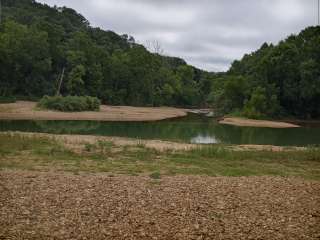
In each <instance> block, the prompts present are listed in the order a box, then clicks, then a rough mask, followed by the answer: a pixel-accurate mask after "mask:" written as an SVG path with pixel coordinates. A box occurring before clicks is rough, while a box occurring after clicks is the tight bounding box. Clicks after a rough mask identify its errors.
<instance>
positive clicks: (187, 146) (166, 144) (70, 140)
mask: <svg viewBox="0 0 320 240" xmlns="http://www.w3.org/2000/svg"><path fill="white" fill-rule="evenodd" d="M6 135H7V136H22V137H29V138H48V139H52V140H56V141H60V142H62V143H64V144H66V146H67V147H68V148H71V149H73V148H74V147H75V146H77V145H79V144H80V145H83V144H88V143H89V144H95V143H97V142H99V141H108V142H112V143H113V144H114V145H116V146H120V147H125V146H138V145H143V146H144V147H146V148H149V149H154V150H157V151H160V152H164V151H167V150H170V151H189V150H193V149H199V148H202V147H204V148H205V147H208V146H209V147H210V146H217V147H219V145H216V144H212V145H203V144H192V143H179V142H172V141H164V140H147V139H134V138H127V137H113V136H94V135H72V134H50V133H33V132H19V131H14V132H13V131H8V132H0V136H6ZM222 147H224V148H226V149H229V150H231V151H236V152H242V151H249V152H250V151H269V152H290V151H305V150H307V148H306V147H297V146H275V145H254V144H239V145H227V144H226V145H222Z"/></svg>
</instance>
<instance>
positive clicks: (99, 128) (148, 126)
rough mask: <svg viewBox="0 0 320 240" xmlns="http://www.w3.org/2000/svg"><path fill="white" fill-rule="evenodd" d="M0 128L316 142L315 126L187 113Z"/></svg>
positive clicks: (204, 140)
mask: <svg viewBox="0 0 320 240" xmlns="http://www.w3.org/2000/svg"><path fill="white" fill-rule="evenodd" d="M0 131H22V132H43V133H53V134H83V135H99V136H118V137H129V138H138V139H160V140H170V141H179V142H187V143H199V144H213V143H224V144H263V145H277V146H307V145H319V144H320V128H319V127H302V128H292V129H271V128H253V127H236V126H228V125H221V124H218V123H217V122H216V121H215V120H213V119H210V118H206V117H202V116H198V115H193V114H191V115H189V116H188V117H184V118H179V119H171V120H165V121H158V122H97V121H20V120H19V121H0Z"/></svg>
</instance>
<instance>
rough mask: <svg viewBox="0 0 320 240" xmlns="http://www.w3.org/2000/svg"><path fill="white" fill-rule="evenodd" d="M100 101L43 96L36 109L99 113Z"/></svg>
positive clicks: (92, 98)
mask: <svg viewBox="0 0 320 240" xmlns="http://www.w3.org/2000/svg"><path fill="white" fill-rule="evenodd" d="M100 104H101V103H100V100H99V99H97V98H95V97H89V96H84V97H78V96H67V97H62V96H55V97H49V96H44V97H43V98H42V99H41V100H40V102H39V103H38V107H40V108H44V109H50V110H57V111H62V112H83V111H99V109H100Z"/></svg>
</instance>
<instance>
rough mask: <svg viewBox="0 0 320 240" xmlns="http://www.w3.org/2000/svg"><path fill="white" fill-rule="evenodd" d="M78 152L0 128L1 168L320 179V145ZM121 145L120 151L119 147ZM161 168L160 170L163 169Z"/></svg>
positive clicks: (107, 146) (98, 146) (105, 145)
mask: <svg viewBox="0 0 320 240" xmlns="http://www.w3.org/2000/svg"><path fill="white" fill-rule="evenodd" d="M81 146H82V148H83V149H84V151H83V152H81V151H80V152H79V151H78V152H73V151H72V149H71V150H70V149H68V148H67V146H66V145H64V143H63V142H58V141H55V140H52V139H48V138H41V137H36V136H34V137H25V136H22V135H19V134H0V168H14V169H31V170H32V169H39V168H40V169H44V170H46V171H47V170H54V169H59V170H63V171H72V172H109V173H113V174H127V175H136V174H146V173H152V174H150V175H149V176H150V178H152V179H159V178H161V174H164V175H168V174H169V175H175V174H184V175H206V176H261V175H272V176H294V177H297V176H298V177H303V178H308V179H316V180H320V149H319V148H316V147H309V148H307V149H306V150H304V151H300V150H299V151H286V152H271V151H234V150H231V149H228V147H224V146H221V145H220V146H203V147H199V148H196V149H193V150H188V151H164V152H159V151H156V150H153V149H150V148H146V147H145V145H143V144H138V146H123V147H119V146H114V144H113V143H112V142H108V141H97V142H96V143H94V144H92V143H90V144H89V143H86V144H85V145H84V146H83V145H81ZM115 149H116V151H114V150H115ZM160 173H161V174H160Z"/></svg>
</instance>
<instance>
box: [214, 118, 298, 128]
mask: <svg viewBox="0 0 320 240" xmlns="http://www.w3.org/2000/svg"><path fill="white" fill-rule="evenodd" d="M219 123H220V124H225V125H232V126H239V127H260V128H279V129H280V128H300V127H301V126H299V125H296V124H293V123H288V122H282V121H268V120H254V119H246V118H239V117H225V118H223V119H222V120H220V121H219Z"/></svg>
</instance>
